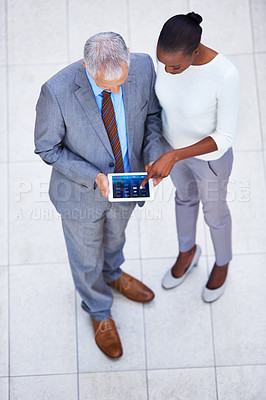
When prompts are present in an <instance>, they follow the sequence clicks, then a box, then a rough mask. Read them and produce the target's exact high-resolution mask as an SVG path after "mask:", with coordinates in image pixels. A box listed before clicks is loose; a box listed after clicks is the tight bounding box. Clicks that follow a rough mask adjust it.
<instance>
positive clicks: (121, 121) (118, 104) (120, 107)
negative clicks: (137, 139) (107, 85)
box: [86, 69, 131, 172]
mask: <svg viewBox="0 0 266 400" xmlns="http://www.w3.org/2000/svg"><path fill="white" fill-rule="evenodd" d="M86 74H87V77H88V80H89V82H90V84H91V88H92V91H93V94H94V96H95V100H96V103H97V106H98V108H99V110H100V113H101V114H102V103H103V95H102V91H103V89H102V88H100V87H99V86H97V85H96V83H95V82H94V80H93V79H92V77H91V76H90V75H89V73H88V71H87V69H86ZM111 100H112V102H113V106H114V112H115V119H116V125H117V130H118V136H119V140H120V145H121V151H122V156H123V162H124V170H125V172H131V168H130V164H129V158H128V147H127V126H126V114H125V106H124V100H123V93H122V86H121V87H120V90H119V93H118V94H114V93H111Z"/></svg>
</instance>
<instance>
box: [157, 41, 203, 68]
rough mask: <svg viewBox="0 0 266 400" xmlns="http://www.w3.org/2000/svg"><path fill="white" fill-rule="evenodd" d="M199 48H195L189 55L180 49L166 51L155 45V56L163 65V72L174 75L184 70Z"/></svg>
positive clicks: (191, 61)
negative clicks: (170, 51)
mask: <svg viewBox="0 0 266 400" xmlns="http://www.w3.org/2000/svg"><path fill="white" fill-rule="evenodd" d="M198 53H199V50H198V49H196V50H195V51H194V52H193V53H192V54H191V55H185V54H184V53H183V52H182V51H177V52H176V53H168V52H165V51H163V50H161V49H160V47H159V46H157V58H158V60H159V61H160V62H161V63H162V64H164V65H165V68H164V69H165V72H167V73H169V74H172V75H175V74H181V72H183V71H185V70H186V69H187V68H188V67H189V66H190V65H191V64H192V63H193V61H194V59H195V57H197V55H198Z"/></svg>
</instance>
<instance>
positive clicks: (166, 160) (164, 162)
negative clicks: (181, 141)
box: [140, 150, 178, 187]
mask: <svg viewBox="0 0 266 400" xmlns="http://www.w3.org/2000/svg"><path fill="white" fill-rule="evenodd" d="M176 152H177V151H176V150H171V151H169V152H168V153H166V154H164V155H163V156H161V157H160V158H158V160H157V161H155V162H153V163H149V164H148V165H147V166H146V168H147V167H148V168H147V170H146V172H148V175H147V176H146V178H145V179H144V181H143V182H142V183H141V185H140V187H144V186H145V185H146V183H147V182H148V180H149V179H151V178H153V179H154V180H155V185H154V186H156V185H158V184H159V183H160V182H161V181H162V180H163V178H166V177H167V176H168V175H169V174H170V172H171V171H172V168H173V166H174V165H175V163H176V162H177V161H178V159H177V154H176ZM150 164H151V165H150ZM146 168H145V169H146Z"/></svg>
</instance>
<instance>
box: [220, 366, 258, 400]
mask: <svg viewBox="0 0 266 400" xmlns="http://www.w3.org/2000/svg"><path fill="white" fill-rule="evenodd" d="M216 372H217V382H218V396H219V400H228V399H230V400H251V399H252V400H253V399H254V400H255V399H256V400H265V397H266V389H265V382H266V366H265V365H258V366H242V367H231V368H217V370H216Z"/></svg>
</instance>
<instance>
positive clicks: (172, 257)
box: [0, 251, 266, 268]
mask: <svg viewBox="0 0 266 400" xmlns="http://www.w3.org/2000/svg"><path fill="white" fill-rule="evenodd" d="M264 255H266V252H263V251H262V252H254V253H234V257H235V256H245V257H247V256H250V257H251V256H252V257H253V256H264ZM202 257H206V258H208V257H214V254H211V253H210V254H202V255H201V258H202ZM173 259H176V256H171V257H147V258H146V257H141V258H126V259H125V261H150V260H154V261H156V260H158V261H159V260H173ZM66 264H67V265H68V264H69V263H68V260H66V261H62V262H59V261H58V262H56V261H53V262H44V263H41V262H38V263H27V264H10V267H12V268H13V267H15V268H19V267H32V266H33V265H35V266H36V267H38V266H42V265H47V266H55V265H58V266H59V265H66ZM1 267H6V264H2V265H0V268H1Z"/></svg>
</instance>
